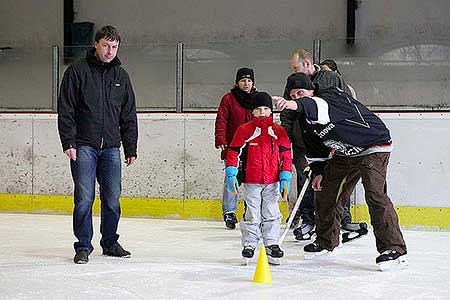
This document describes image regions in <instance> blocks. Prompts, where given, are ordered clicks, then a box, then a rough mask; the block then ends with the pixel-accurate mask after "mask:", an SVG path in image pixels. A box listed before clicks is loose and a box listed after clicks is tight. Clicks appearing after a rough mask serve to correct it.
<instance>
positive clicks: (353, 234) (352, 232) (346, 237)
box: [341, 222, 369, 244]
mask: <svg viewBox="0 0 450 300" xmlns="http://www.w3.org/2000/svg"><path fill="white" fill-rule="evenodd" d="M341 229H342V230H343V231H344V232H343V233H342V243H344V244H345V243H348V242H351V241H354V240H356V239H359V238H361V237H363V236H365V235H366V234H367V233H368V232H369V230H368V229H367V223H366V222H361V223H347V224H345V225H344V226H342V228H341Z"/></svg>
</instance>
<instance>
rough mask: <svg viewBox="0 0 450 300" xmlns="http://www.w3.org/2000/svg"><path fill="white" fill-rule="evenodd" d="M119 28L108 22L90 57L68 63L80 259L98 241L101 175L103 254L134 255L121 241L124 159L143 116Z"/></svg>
mask: <svg viewBox="0 0 450 300" xmlns="http://www.w3.org/2000/svg"><path fill="white" fill-rule="evenodd" d="M119 44H120V36H119V33H118V31H117V30H116V29H115V28H114V27H112V26H105V27H103V28H101V29H100V30H99V31H98V32H97V33H96V34H95V43H94V48H93V49H91V50H90V51H88V53H87V55H86V58H84V59H81V60H79V61H77V62H75V63H74V64H72V65H71V66H69V68H67V70H66V72H65V73H64V78H63V80H62V83H61V89H60V95H59V98H58V130H59V135H60V139H61V144H62V148H63V151H64V153H65V154H66V155H67V156H68V157H69V158H70V168H71V172H72V178H73V182H74V186H75V191H74V203H75V208H74V212H73V231H74V235H75V237H76V238H77V239H78V241H77V242H75V243H74V248H75V257H74V262H75V263H76V264H84V263H87V262H88V261H89V258H88V257H89V254H90V253H91V252H92V251H93V249H94V247H93V246H92V243H91V241H92V236H93V228H92V205H93V203H94V197H95V180H96V179H97V181H98V183H99V186H100V200H101V224H100V232H101V234H102V238H101V241H100V245H101V247H102V248H103V254H104V255H108V256H116V257H129V256H130V255H131V254H130V252H128V251H126V250H124V249H123V248H122V246H121V245H120V244H119V243H118V241H117V240H118V238H119V235H118V234H117V226H118V224H119V219H120V201H119V199H120V193H121V190H122V187H121V183H122V179H121V172H122V171H121V158H120V151H119V147H120V146H121V144H122V146H123V149H124V153H125V163H126V165H127V166H129V165H131V164H132V163H133V162H134V161H135V159H136V158H137V153H136V149H137V137H138V129H137V117H136V103H135V97H134V91H133V87H132V85H131V81H130V78H129V76H128V73H127V72H126V71H125V70H124V69H123V68H122V67H121V66H120V64H121V63H120V60H119V58H118V57H117V50H118V48H119Z"/></svg>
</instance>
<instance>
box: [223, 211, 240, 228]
mask: <svg viewBox="0 0 450 300" xmlns="http://www.w3.org/2000/svg"><path fill="white" fill-rule="evenodd" d="M223 220H224V221H225V226H227V228H229V229H235V228H236V223H237V222H238V221H237V219H236V214H235V213H234V212H229V213H226V214H224V215H223Z"/></svg>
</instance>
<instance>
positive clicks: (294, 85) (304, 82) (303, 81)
mask: <svg viewBox="0 0 450 300" xmlns="http://www.w3.org/2000/svg"><path fill="white" fill-rule="evenodd" d="M286 87H287V89H288V91H289V92H290V91H291V90H292V89H305V90H314V89H315V86H314V83H313V82H312V81H311V79H310V78H309V76H308V75H306V74H304V73H294V74H291V75H289V77H288V78H287V83H286Z"/></svg>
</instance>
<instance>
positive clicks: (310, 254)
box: [303, 241, 331, 259]
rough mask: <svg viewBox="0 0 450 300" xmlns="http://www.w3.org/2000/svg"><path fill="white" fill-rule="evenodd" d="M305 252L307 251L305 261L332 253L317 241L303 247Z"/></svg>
mask: <svg viewBox="0 0 450 300" xmlns="http://www.w3.org/2000/svg"><path fill="white" fill-rule="evenodd" d="M303 251H305V259H312V258H314V257H316V256H320V255H325V254H327V253H330V252H331V251H329V250H327V249H325V248H323V247H322V246H320V245H319V243H317V242H316V241H314V242H312V243H311V244H308V245H306V246H305V247H303Z"/></svg>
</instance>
